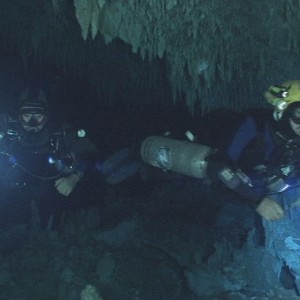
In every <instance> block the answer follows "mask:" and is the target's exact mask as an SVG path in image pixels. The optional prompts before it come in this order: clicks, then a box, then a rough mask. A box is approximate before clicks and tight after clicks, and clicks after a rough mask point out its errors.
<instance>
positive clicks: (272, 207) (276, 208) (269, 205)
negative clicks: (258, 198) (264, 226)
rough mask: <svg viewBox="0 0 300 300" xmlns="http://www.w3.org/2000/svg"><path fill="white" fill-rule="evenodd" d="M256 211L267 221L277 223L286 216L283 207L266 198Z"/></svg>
mask: <svg viewBox="0 0 300 300" xmlns="http://www.w3.org/2000/svg"><path fill="white" fill-rule="evenodd" d="M256 211H257V213H258V214H260V215H261V216H262V217H263V218H265V219H266V220H267V221H276V220H279V219H281V218H283V216H284V211H283V209H282V208H281V206H280V205H279V204H278V203H277V202H276V201H274V200H272V199H271V198H269V197H265V198H264V199H263V200H262V202H261V203H260V204H259V205H258V207H257V208H256Z"/></svg>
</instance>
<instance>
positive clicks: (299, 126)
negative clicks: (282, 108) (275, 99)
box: [289, 119, 300, 136]
mask: <svg viewBox="0 0 300 300" xmlns="http://www.w3.org/2000/svg"><path fill="white" fill-rule="evenodd" d="M289 121H290V125H291V128H292V129H293V131H294V132H295V133H296V134H297V135H299V136H300V124H298V123H296V122H294V121H293V120H292V119H289Z"/></svg>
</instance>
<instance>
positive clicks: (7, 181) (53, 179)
mask: <svg viewBox="0 0 300 300" xmlns="http://www.w3.org/2000/svg"><path fill="white" fill-rule="evenodd" d="M84 135H85V133H84V131H83V130H79V131H75V130H73V129H72V128H71V127H70V126H69V125H68V124H66V123H65V122H61V121H60V120H58V121H57V120H55V119H54V117H53V116H52V115H51V114H50V109H49V106H48V100H47V97H46V95H45V93H44V91H43V90H42V89H40V88H28V89H26V90H25V91H24V92H23V93H22V95H21V97H20V101H19V104H18V107H17V110H16V112H15V114H14V115H9V114H6V113H3V114H2V115H1V118H0V189H1V190H2V193H1V194H2V195H1V196H0V197H2V198H3V199H2V200H1V203H2V205H4V203H6V206H7V207H8V206H10V207H11V210H12V213H11V218H15V212H16V211H17V210H18V209H19V210H20V212H21V213H22V214H23V215H24V214H25V215H26V214H27V216H25V218H26V219H27V218H28V215H30V214H31V213H32V211H33V210H36V211H37V210H38V211H39V213H40V214H41V216H40V217H41V218H43V219H44V220H42V221H41V220H37V223H38V222H40V223H43V222H44V223H45V224H44V225H43V226H44V227H45V226H50V227H51V226H52V225H51V224H48V223H47V222H49V217H50V216H51V217H54V216H53V215H52V211H56V210H61V207H62V206H63V204H62V203H63V202H64V200H62V199H59V200H57V201H56V200H55V199H57V198H58V195H62V196H64V197H68V196H69V195H70V194H71V193H72V192H73V191H74V189H75V187H76V186H77V185H78V184H79V182H80V181H81V180H82V178H83V176H84V175H85V173H86V172H87V171H88V164H90V161H93V162H95V159H96V157H97V155H98V150H97V148H96V146H95V145H94V144H92V143H91V142H90V141H89V140H88V139H87V138H86V137H85V136H84ZM53 190H54V191H56V193H53ZM4 191H5V192H4ZM51 192H52V193H51ZM19 198H20V199H19ZM26 201H30V203H27V204H29V205H27V207H29V210H30V211H29V212H28V211H27V213H25V211H26V209H25V208H24V207H25V206H24V203H25V202H26ZM14 204H15V205H14ZM30 206H31V208H30ZM27 210H28V209H27ZM2 213H3V214H5V215H4V216H2V218H1V219H2V220H1V223H2V222H4V224H5V225H6V221H5V220H6V219H7V218H8V217H9V215H10V213H7V212H5V210H3V211H2ZM39 213H37V214H36V217H37V218H39ZM43 214H45V216H43ZM32 217H33V216H31V218H32ZM57 217H58V216H57ZM17 218H18V217H17ZM21 219H22V218H21ZM16 221H18V220H16ZM22 221H24V220H22ZM52 221H53V220H52ZM52 221H51V222H52ZM32 222H33V221H32ZM53 222H54V221H53ZM7 223H9V221H8V222H7Z"/></svg>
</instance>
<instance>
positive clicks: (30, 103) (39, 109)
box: [18, 89, 48, 115]
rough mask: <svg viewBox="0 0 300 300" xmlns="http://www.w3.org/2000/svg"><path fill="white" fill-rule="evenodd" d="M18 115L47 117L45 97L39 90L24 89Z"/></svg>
mask: <svg viewBox="0 0 300 300" xmlns="http://www.w3.org/2000/svg"><path fill="white" fill-rule="evenodd" d="M18 109H19V111H18V113H19V114H24V113H41V114H45V115H47V112H48V103H47V97H46V94H45V93H44V91H43V90H41V89H26V90H25V91H24V92H23V93H22V94H21V97H20V101H19V106H18Z"/></svg>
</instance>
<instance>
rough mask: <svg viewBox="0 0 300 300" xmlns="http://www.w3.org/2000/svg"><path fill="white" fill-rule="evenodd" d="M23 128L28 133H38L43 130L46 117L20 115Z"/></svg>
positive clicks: (41, 115) (33, 114) (38, 114)
mask: <svg viewBox="0 0 300 300" xmlns="http://www.w3.org/2000/svg"><path fill="white" fill-rule="evenodd" d="M20 121H21V124H22V126H23V128H24V129H25V130H26V131H28V132H38V131H40V130H42V129H43V128H44V125H45V123H46V121H47V116H46V115H45V114H42V113H23V114H21V115H20Z"/></svg>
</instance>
